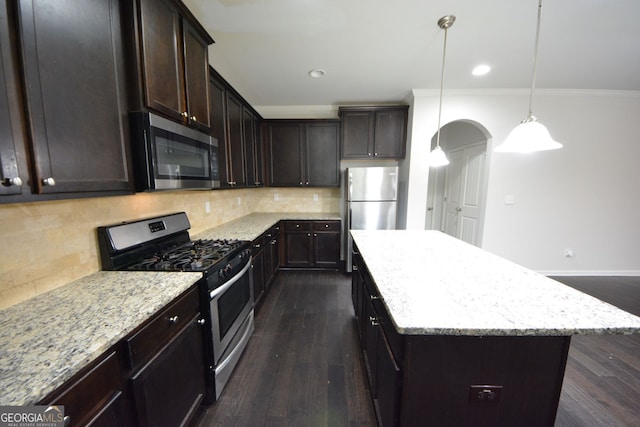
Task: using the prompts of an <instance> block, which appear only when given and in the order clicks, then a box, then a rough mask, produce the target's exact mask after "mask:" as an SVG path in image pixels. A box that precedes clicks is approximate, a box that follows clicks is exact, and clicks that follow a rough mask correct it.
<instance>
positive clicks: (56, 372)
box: [0, 271, 202, 405]
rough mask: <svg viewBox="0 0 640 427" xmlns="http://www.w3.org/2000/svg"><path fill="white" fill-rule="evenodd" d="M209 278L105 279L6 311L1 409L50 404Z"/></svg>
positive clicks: (93, 278)
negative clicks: (94, 364) (48, 397)
mask: <svg viewBox="0 0 640 427" xmlns="http://www.w3.org/2000/svg"><path fill="white" fill-rule="evenodd" d="M201 277H202V274H201V273H168V272H131V271H127V272H115V271H101V272H97V273H94V274H91V275H89V276H87V277H84V278H82V279H80V280H77V281H75V282H72V283H69V284H67V285H65V286H62V287H60V288H57V289H54V290H52V291H49V292H47V293H44V294H41V295H38V296H36V297H34V298H31V299H29V300H27V301H24V302H22V303H19V304H17V305H14V306H11V307H9V308H6V309H4V310H0V405H28V404H34V403H35V402H37V401H39V400H40V399H42V398H44V397H45V396H46V395H47V394H49V393H50V392H52V391H53V390H55V389H56V388H57V387H58V386H60V385H61V384H62V383H64V382H65V381H66V380H68V379H69V378H70V377H71V376H73V375H74V374H75V373H77V372H78V371H80V370H81V369H82V368H83V367H85V366H86V365H87V364H89V363H90V362H91V361H93V360H95V359H96V358H98V357H99V356H100V355H101V354H102V353H104V352H105V351H106V350H108V349H109V348H110V347H111V346H112V345H114V344H115V343H117V342H118V341H119V340H120V339H122V338H124V337H125V336H126V335H127V334H128V333H130V332H131V331H133V330H134V329H135V328H136V327H137V326H138V325H140V324H142V323H143V322H144V321H145V320H147V319H148V318H150V317H151V316H152V315H153V314H155V313H157V312H158V311H160V309H162V308H163V307H165V306H166V305H167V304H169V303H170V302H171V301H172V300H174V299H175V298H176V297H178V296H179V295H180V294H181V293H182V292H184V291H186V290H187V289H188V288H189V287H191V286H192V285H193V284H194V283H195V282H197V281H198V280H199V279H200V278H201Z"/></svg>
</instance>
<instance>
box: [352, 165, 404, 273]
mask: <svg viewBox="0 0 640 427" xmlns="http://www.w3.org/2000/svg"><path fill="white" fill-rule="evenodd" d="M344 182H345V185H346V186H347V187H346V188H345V191H344V193H345V195H346V200H345V212H344V214H343V221H342V223H343V224H344V225H343V227H344V236H345V238H344V242H345V248H344V249H345V258H346V269H347V271H351V247H352V240H351V235H350V234H349V230H393V229H395V228H396V213H397V204H398V168H397V167H396V166H381V167H380V166H376V167H356V168H348V169H347V170H346V180H344Z"/></svg>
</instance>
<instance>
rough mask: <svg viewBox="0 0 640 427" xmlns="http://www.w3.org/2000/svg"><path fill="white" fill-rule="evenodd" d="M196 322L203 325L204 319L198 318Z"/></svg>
mask: <svg viewBox="0 0 640 427" xmlns="http://www.w3.org/2000/svg"><path fill="white" fill-rule="evenodd" d="M197 323H198V325H200V326H204V323H205V321H204V319H198V321H197Z"/></svg>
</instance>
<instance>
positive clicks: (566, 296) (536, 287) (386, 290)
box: [351, 230, 640, 336]
mask: <svg viewBox="0 0 640 427" xmlns="http://www.w3.org/2000/svg"><path fill="white" fill-rule="evenodd" d="M351 234H352V236H353V240H354V242H355V243H356V245H357V246H358V249H359V251H360V254H361V256H362V258H363V260H364V262H365V264H366V265H367V268H368V270H369V272H370V273H371V276H372V278H373V281H374V282H375V284H376V286H377V288H378V291H379V292H380V296H381V298H382V300H383V303H384V304H385V306H386V308H387V310H388V312H389V314H390V316H391V319H392V322H393V323H394V325H395V327H396V329H397V331H398V332H399V333H401V334H405V335H473V336H486V335H548V336H561V335H562V336H568V335H579V334H628V333H640V317H637V316H634V315H632V314H630V313H627V312H626V311H623V310H620V309H618V308H616V307H614V306H612V305H610V304H607V303H605V302H603V301H600V300H598V299H596V298H593V297H591V296H589V295H587V294H585V293H582V292H580V291H577V290H575V289H573V288H571V287H569V286H566V285H564V284H562V283H559V282H557V281H555V280H552V279H549V278H547V277H545V276H543V275H540V274H538V273H535V272H533V271H531V270H528V269H526V268H524V267H522V266H520V265H517V264H514V263H512V262H510V261H508V260H506V259H504V258H501V257H498V256H496V255H493V254H491V253H489V252H487V251H484V250H482V249H479V248H477V247H475V246H472V245H469V244H467V243H464V242H462V241H460V240H458V239H455V238H453V237H450V236H448V235H446V234H444V233H441V232H438V231H426V230H425V231H416V230H409V231H407V230H392V231H384V230H380V231H361V230H351Z"/></svg>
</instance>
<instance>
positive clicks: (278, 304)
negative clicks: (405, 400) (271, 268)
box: [197, 271, 375, 427]
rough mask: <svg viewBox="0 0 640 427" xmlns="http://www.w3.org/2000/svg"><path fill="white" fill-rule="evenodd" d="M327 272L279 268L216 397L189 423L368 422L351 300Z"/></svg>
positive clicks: (342, 283)
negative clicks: (196, 420) (251, 331)
mask: <svg viewBox="0 0 640 427" xmlns="http://www.w3.org/2000/svg"><path fill="white" fill-rule="evenodd" d="M350 284H351V280H350V278H349V276H346V275H344V274H343V273H339V272H335V271H313V272H310V271H281V272H280V273H278V277H277V279H276V281H275V282H274V284H273V285H272V289H271V290H270V292H269V294H268V295H267V298H266V299H265V301H264V302H263V305H262V306H261V307H260V309H259V311H258V313H257V315H256V321H255V323H256V324H255V332H254V334H253V337H252V338H251V341H250V342H249V344H248V345H247V348H246V350H245V354H244V355H243V356H242V359H241V360H240V362H239V364H238V366H237V367H236V370H235V371H234V373H233V375H232V377H231V379H230V381H229V383H228V384H227V386H226V388H225V390H224V391H223V393H222V396H220V399H219V400H218V401H217V402H216V403H215V405H213V406H212V407H211V408H209V409H208V410H207V412H206V413H205V414H204V415H203V416H202V417H201V419H200V420H199V423H198V424H197V425H199V426H201V427H204V426H216V427H218V426H225V427H226V426H238V427H241V426H242V427H244V426H256V427H257V426H301V427H302V426H305V427H306V426H309V427H311V426H332V427H333V426H372V425H373V426H374V425H375V415H374V413H373V405H372V403H371V400H370V397H369V390H368V386H367V383H366V379H365V376H364V372H363V363H362V357H361V353H360V348H359V344H358V338H357V335H356V334H357V332H356V328H355V324H354V322H355V320H354V314H353V313H354V312H353V306H352V305H351V286H350Z"/></svg>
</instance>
